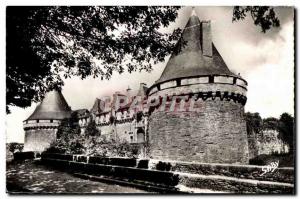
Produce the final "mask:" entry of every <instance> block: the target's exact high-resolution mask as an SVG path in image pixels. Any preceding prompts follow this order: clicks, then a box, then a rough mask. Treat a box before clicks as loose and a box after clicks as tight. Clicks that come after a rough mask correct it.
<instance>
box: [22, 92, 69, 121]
mask: <svg viewBox="0 0 300 199" xmlns="http://www.w3.org/2000/svg"><path fill="white" fill-rule="evenodd" d="M70 117H71V108H70V107H69V105H68V103H67V102H66V100H65V98H64V96H63V95H62V93H61V92H60V91H56V90H55V91H50V92H49V93H47V94H46V95H45V97H44V99H43V100H42V102H41V103H40V104H39V105H38V106H37V107H36V109H35V111H34V112H33V113H32V114H31V115H30V116H29V118H28V119H27V120H40V119H41V120H49V119H57V120H61V119H65V118H70Z"/></svg>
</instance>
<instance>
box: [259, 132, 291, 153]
mask: <svg viewBox="0 0 300 199" xmlns="http://www.w3.org/2000/svg"><path fill="white" fill-rule="evenodd" d="M278 134H279V132H278V131H276V130H272V129H265V130H262V131H261V132H260V133H259V135H258V136H257V138H256V141H257V150H258V155H261V154H274V153H278V154H282V153H288V152H289V147H288V145H287V144H286V143H284V142H283V141H282V140H281V139H279V138H278Z"/></svg>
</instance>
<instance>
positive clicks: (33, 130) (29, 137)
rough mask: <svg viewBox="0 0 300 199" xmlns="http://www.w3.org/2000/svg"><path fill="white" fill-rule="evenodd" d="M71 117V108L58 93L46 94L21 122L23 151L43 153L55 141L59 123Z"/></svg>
mask: <svg viewBox="0 0 300 199" xmlns="http://www.w3.org/2000/svg"><path fill="white" fill-rule="evenodd" d="M70 117H71V108H70V107H69V105H68V103H67V102H66V100H65V98H64V96H63V95H62V93H61V92H60V91H56V90H55V91H51V92H49V93H47V94H46V95H45V97H44V99H43V100H42V102H41V103H40V104H39V105H38V106H37V107H36V109H35V111H34V112H33V113H32V114H31V115H30V116H29V118H28V119H26V120H25V121H24V122H23V128H24V130H25V141H24V151H44V150H45V149H46V148H48V147H49V146H50V144H51V143H52V142H54V141H55V139H56V132H57V129H58V126H59V125H60V123H61V121H62V120H63V119H66V118H70Z"/></svg>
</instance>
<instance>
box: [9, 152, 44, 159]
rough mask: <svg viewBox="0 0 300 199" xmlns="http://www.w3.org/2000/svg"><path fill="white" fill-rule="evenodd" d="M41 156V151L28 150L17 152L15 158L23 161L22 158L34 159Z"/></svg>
mask: <svg viewBox="0 0 300 199" xmlns="http://www.w3.org/2000/svg"><path fill="white" fill-rule="evenodd" d="M40 156H41V153H39V152H34V151H26V152H15V153H14V160H15V161H22V160H32V159H35V158H38V157H40Z"/></svg>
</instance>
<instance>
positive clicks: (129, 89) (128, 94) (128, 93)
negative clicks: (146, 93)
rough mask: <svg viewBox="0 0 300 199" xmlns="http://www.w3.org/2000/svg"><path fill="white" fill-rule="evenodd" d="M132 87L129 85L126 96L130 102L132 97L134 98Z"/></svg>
mask: <svg viewBox="0 0 300 199" xmlns="http://www.w3.org/2000/svg"><path fill="white" fill-rule="evenodd" d="M131 92H132V91H131V88H130V87H129V86H128V88H127V89H126V96H127V99H128V101H129V102H131V98H132V93H131Z"/></svg>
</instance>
